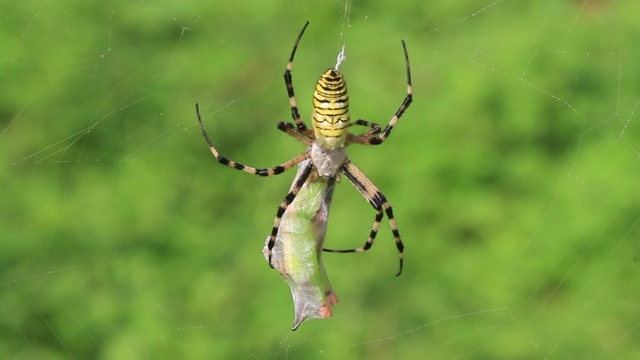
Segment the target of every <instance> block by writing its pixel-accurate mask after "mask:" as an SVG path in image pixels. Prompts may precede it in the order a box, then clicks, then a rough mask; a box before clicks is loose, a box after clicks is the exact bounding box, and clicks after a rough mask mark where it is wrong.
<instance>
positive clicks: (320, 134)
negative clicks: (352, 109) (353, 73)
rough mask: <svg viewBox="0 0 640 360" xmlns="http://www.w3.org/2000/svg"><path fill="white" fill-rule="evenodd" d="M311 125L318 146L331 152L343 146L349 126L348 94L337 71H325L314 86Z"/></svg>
mask: <svg viewBox="0 0 640 360" xmlns="http://www.w3.org/2000/svg"><path fill="white" fill-rule="evenodd" d="M312 123H313V131H314V133H315V137H316V142H317V143H318V145H320V146H322V147H323V148H326V149H332V150H333V149H338V148H341V147H343V146H344V143H345V141H346V139H347V132H348V131H349V126H350V119H349V94H347V83H346V82H345V81H344V77H343V76H342V73H340V71H338V70H337V69H333V68H332V69H328V70H327V71H325V72H324V73H323V74H322V76H320V80H318V83H317V84H316V90H315V91H314V92H313V116H312Z"/></svg>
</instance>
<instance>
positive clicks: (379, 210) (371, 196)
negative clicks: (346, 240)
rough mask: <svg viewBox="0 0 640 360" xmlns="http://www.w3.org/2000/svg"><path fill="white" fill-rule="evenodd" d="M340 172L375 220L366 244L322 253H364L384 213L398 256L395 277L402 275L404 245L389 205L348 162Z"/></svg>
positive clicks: (369, 246) (375, 233)
mask: <svg viewBox="0 0 640 360" xmlns="http://www.w3.org/2000/svg"><path fill="white" fill-rule="evenodd" d="M340 171H341V172H342V173H343V174H344V175H345V176H346V177H347V179H349V181H350V182H351V183H352V184H353V185H354V186H355V187H356V189H358V191H360V193H361V194H362V196H364V197H365V199H367V201H369V203H370V204H371V206H373V208H374V209H375V210H376V218H375V220H374V221H373V226H372V227H371V233H369V238H368V239H367V242H365V243H364V245H363V246H361V247H358V248H354V249H345V250H334V249H323V251H327V252H337V253H347V252H361V251H366V250H369V249H370V248H371V246H373V242H374V241H375V239H376V235H377V234H378V229H379V228H380V221H381V220H382V216H383V209H384V212H385V213H386V214H387V218H389V224H390V225H391V232H393V237H394V238H395V240H396V248H398V254H399V257H400V269H399V270H398V273H397V274H396V276H399V275H400V274H402V266H403V263H404V244H403V243H402V240H401V239H400V232H399V231H398V226H397V225H396V220H395V218H394V217H393V209H392V208H391V204H389V202H388V201H387V198H385V196H384V195H383V194H382V193H381V192H380V190H378V188H377V187H376V186H375V185H374V184H373V183H372V182H371V180H369V179H368V178H367V177H366V175H364V173H362V171H361V170H360V169H358V167H356V166H355V165H354V164H353V163H352V162H351V161H350V160H348V159H347V160H346V162H345V164H344V165H342V168H341V169H340Z"/></svg>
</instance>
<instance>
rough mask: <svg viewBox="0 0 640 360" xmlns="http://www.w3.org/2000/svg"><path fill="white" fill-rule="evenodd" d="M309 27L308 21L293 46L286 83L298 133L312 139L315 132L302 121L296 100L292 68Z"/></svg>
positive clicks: (285, 77)
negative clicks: (301, 40) (303, 36)
mask: <svg viewBox="0 0 640 360" xmlns="http://www.w3.org/2000/svg"><path fill="white" fill-rule="evenodd" d="M307 26H309V22H308V21H307V22H306V23H305V24H304V26H303V27H302V30H301V31H300V34H299V35H298V38H297V39H296V42H295V44H294V45H293V50H292V51H291V56H290V57H289V62H288V63H287V68H286V70H285V71H284V83H285V85H286V86H287V94H288V95H289V104H290V105H291V117H292V118H293V121H295V123H296V126H297V127H298V132H299V133H301V134H303V135H305V136H307V137H312V136H313V131H312V130H311V129H309V128H308V127H307V125H305V123H304V122H303V121H302V119H300V113H299V112H298V102H297V100H296V95H295V93H294V91H293V79H292V77H291V67H292V66H293V57H294V56H295V54H296V50H298V44H299V43H300V39H301V38H302V34H304V31H305V30H306V29H307Z"/></svg>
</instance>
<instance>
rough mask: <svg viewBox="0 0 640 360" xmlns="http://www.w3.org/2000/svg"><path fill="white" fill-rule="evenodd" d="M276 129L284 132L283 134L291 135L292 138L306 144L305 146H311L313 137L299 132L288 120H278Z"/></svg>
mask: <svg viewBox="0 0 640 360" xmlns="http://www.w3.org/2000/svg"><path fill="white" fill-rule="evenodd" d="M278 130H280V131H282V132H284V133H285V134H287V135H289V136H291V137H293V138H294V139H296V140H298V141H300V142H302V143H304V144H306V145H307V146H311V145H312V144H313V140H314V139H313V138H310V137H309V136H307V135H305V134H303V133H301V132H300V131H298V129H297V128H296V126H295V125H293V124H292V123H289V122H284V121H279V122H278Z"/></svg>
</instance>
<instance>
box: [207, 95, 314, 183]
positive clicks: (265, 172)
mask: <svg viewBox="0 0 640 360" xmlns="http://www.w3.org/2000/svg"><path fill="white" fill-rule="evenodd" d="M196 114H197V115H198V122H199V123H200V128H201V129H202V135H204V139H205V140H206V141H207V144H208V145H209V149H211V153H213V156H215V157H216V159H217V160H218V162H219V163H220V164H222V165H226V166H229V167H232V168H234V169H236V170H241V171H244V172H248V173H250V174H256V175H259V176H272V175H278V174H282V173H283V172H285V171H287V170H289V169H291V168H292V167H294V166H296V165H298V164H299V163H300V162H302V161H303V160H305V159H307V158H309V152H308V151H305V152H303V153H302V154H300V155H298V156H296V157H294V158H292V159H291V160H288V161H286V162H284V163H282V164H280V165H278V166H275V167H272V168H255V167H251V166H245V165H242V164H240V163H237V162H235V161H233V160H229V159H227V158H225V157H223V156H220V153H218V150H217V149H216V148H215V147H214V146H213V143H212V142H211V140H210V139H209V136H208V135H207V131H206V130H205V128H204V124H203V123H202V118H201V116H200V108H199V106H198V104H196Z"/></svg>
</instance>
